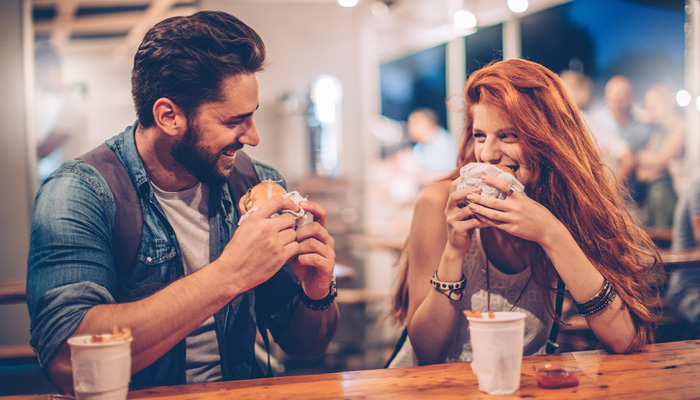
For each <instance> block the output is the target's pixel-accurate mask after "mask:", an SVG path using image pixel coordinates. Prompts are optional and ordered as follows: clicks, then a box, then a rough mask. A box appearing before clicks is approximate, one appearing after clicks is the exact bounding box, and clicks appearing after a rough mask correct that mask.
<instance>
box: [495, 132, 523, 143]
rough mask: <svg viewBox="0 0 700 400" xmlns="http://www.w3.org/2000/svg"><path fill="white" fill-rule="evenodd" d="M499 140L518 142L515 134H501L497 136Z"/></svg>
mask: <svg viewBox="0 0 700 400" xmlns="http://www.w3.org/2000/svg"><path fill="white" fill-rule="evenodd" d="M498 137H499V139H501V140H503V141H505V142H517V141H518V135H517V134H515V133H512V132H511V133H501V134H500V135H498Z"/></svg>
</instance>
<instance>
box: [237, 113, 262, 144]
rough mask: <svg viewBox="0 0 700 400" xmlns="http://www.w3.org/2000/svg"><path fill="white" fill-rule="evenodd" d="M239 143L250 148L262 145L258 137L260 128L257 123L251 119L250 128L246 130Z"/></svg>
mask: <svg viewBox="0 0 700 400" xmlns="http://www.w3.org/2000/svg"><path fill="white" fill-rule="evenodd" d="M239 141H240V142H241V143H243V144H245V145H248V146H257V145H258V144H260V135H258V126H257V125H256V124H255V121H254V120H252V119H251V122H250V126H249V127H248V129H247V130H246V132H245V134H244V135H243V136H241V138H240V139H239Z"/></svg>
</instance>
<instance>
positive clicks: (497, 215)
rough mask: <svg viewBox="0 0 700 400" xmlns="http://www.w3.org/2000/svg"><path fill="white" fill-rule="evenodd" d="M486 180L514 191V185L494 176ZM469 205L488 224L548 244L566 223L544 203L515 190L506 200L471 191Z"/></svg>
mask: <svg viewBox="0 0 700 400" xmlns="http://www.w3.org/2000/svg"><path fill="white" fill-rule="evenodd" d="M482 179H483V181H484V183H486V184H488V185H491V186H493V187H495V188H497V189H499V190H500V191H502V192H504V193H509V192H510V184H509V183H508V182H506V181H505V180H503V179H501V178H497V177H493V176H485V177H483V178H482ZM467 199H468V200H469V201H470V202H471V204H469V206H468V208H469V209H470V210H471V212H472V213H474V214H475V215H476V218H477V219H478V220H479V221H481V222H482V223H483V224H484V225H485V226H492V227H495V228H498V229H500V230H502V231H504V232H507V233H510V234H511V235H514V236H517V237H519V238H521V239H525V240H529V241H532V242H536V243H539V244H540V245H544V244H545V243H551V239H553V238H555V237H556V232H557V231H558V228H560V227H563V224H562V223H561V222H560V221H559V220H558V219H557V218H556V217H555V216H554V215H553V214H552V213H551V212H550V211H549V210H548V209H547V208H545V207H544V206H543V205H541V204H540V203H538V202H536V201H534V200H532V199H530V198H529V197H527V195H526V194H525V193H520V192H518V191H514V192H513V193H512V194H508V195H507V197H506V198H505V199H503V200H499V199H494V198H492V197H486V196H481V195H480V194H469V195H468V196H467Z"/></svg>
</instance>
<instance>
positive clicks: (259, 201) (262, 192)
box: [238, 179, 287, 215]
mask: <svg viewBox="0 0 700 400" xmlns="http://www.w3.org/2000/svg"><path fill="white" fill-rule="evenodd" d="M285 194H287V191H286V190H285V189H284V188H283V187H282V185H280V184H278V183H277V182H275V181H273V180H272V179H267V180H264V181H262V182H260V183H258V184H257V185H255V186H253V187H252V188H250V189H248V191H247V192H245V194H244V195H243V196H242V197H241V199H240V200H239V201H238V209H239V210H241V215H244V214H246V213H247V212H248V211H250V210H254V209H256V208H258V207H260V206H261V205H263V203H265V202H266V201H268V200H270V199H271V198H273V197H275V196H284V195H285Z"/></svg>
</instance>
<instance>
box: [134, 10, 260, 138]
mask: <svg viewBox="0 0 700 400" xmlns="http://www.w3.org/2000/svg"><path fill="white" fill-rule="evenodd" d="M264 62H265V45H264V44H263V42H262V39H260V36H258V34H257V33H256V32H255V31H254V30H253V29H252V28H251V27H249V26H248V25H246V24H244V23H243V22H242V21H241V20H239V19H238V18H236V17H234V16H232V15H230V14H227V13H224V12H219V11H201V12H198V13H196V14H193V15H190V16H186V17H172V18H168V19H166V20H163V21H161V22H159V23H158V24H156V25H155V26H154V27H153V28H151V29H150V30H149V31H148V32H147V33H146V35H145V36H144V38H143V41H142V42H141V45H140V46H139V48H138V51H137V52H136V55H135V56H134V70H133V71H132V74H131V86H132V91H131V92H132V95H133V98H134V106H135V108H136V114H137V116H138V119H139V124H141V125H142V126H143V127H146V128H147V127H150V126H152V125H153V124H154V119H153V104H154V103H155V101H156V100H158V99H159V98H161V97H165V98H168V99H170V100H172V101H173V102H174V103H175V104H176V105H177V106H178V107H180V108H181V109H182V110H183V112H184V113H185V115H186V116H188V117H189V116H190V115H193V112H194V111H195V110H196V109H197V107H199V106H200V105H201V104H203V103H208V102H212V101H220V100H222V99H223V94H222V93H221V82H222V81H223V79H224V78H226V77H228V76H231V75H237V74H249V73H255V72H258V71H260V70H262V69H263V66H264Z"/></svg>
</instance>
